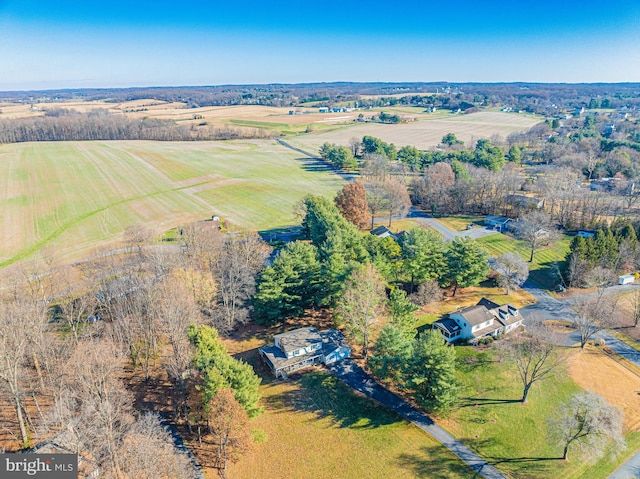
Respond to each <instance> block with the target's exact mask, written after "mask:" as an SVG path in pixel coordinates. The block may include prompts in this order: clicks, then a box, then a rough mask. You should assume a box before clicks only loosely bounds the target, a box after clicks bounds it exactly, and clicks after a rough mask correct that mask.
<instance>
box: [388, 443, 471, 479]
mask: <svg viewBox="0 0 640 479" xmlns="http://www.w3.org/2000/svg"><path fill="white" fill-rule="evenodd" d="M420 450H421V452H420V453H415V454H409V453H404V454H400V456H398V459H397V467H398V468H402V469H406V470H410V471H411V472H412V473H413V475H414V476H415V477H428V478H437V477H442V478H449V477H450V478H454V477H455V478H467V477H469V478H480V477H482V475H481V474H480V472H479V471H474V470H473V469H472V468H471V467H470V466H468V465H466V464H465V463H463V462H462V461H461V460H460V459H458V458H457V457H455V456H453V454H447V455H445V454H443V448H442V446H425V447H422V448H420Z"/></svg>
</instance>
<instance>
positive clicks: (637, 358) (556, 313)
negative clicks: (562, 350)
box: [520, 281, 640, 367]
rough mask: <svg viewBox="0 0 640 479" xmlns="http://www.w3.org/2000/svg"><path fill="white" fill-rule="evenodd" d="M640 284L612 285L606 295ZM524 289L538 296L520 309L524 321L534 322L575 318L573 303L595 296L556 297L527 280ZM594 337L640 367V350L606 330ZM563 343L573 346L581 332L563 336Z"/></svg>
mask: <svg viewBox="0 0 640 479" xmlns="http://www.w3.org/2000/svg"><path fill="white" fill-rule="evenodd" d="M638 287H640V285H633V284H627V285H620V286H611V287H609V288H607V289H606V290H605V295H607V296H609V295H613V294H621V293H624V292H628V291H633V290H634V289H637V288H638ZM522 289H524V290H525V291H526V292H527V293H529V294H530V295H532V296H533V297H535V298H536V300H537V302H536V303H535V304H532V305H530V306H525V307H524V308H520V311H521V313H522V315H523V317H524V318H525V320H524V323H525V325H527V324H532V323H533V322H536V321H540V320H547V319H560V320H573V319H575V318H576V317H577V316H578V313H576V312H575V311H574V310H573V308H572V305H573V304H575V302H576V301H577V300H578V299H582V298H588V297H591V296H593V293H587V294H583V295H578V296H574V297H572V298H570V299H562V300H560V299H556V298H554V297H553V296H551V295H550V294H549V293H547V292H546V291H544V290H542V289H541V288H539V287H538V286H536V285H535V284H533V283H532V282H531V281H527V282H526V283H525V284H524V285H523V287H522ZM593 339H604V340H605V343H606V345H607V347H608V348H610V349H611V350H612V351H613V352H615V353H616V354H619V355H620V356H622V357H623V358H625V359H627V360H629V361H631V362H632V363H634V364H635V365H637V366H638V367H640V352H639V351H636V350H635V349H633V348H632V347H631V346H628V345H627V344H625V343H624V342H622V341H620V340H619V339H618V338H616V337H615V336H613V335H611V334H609V333H607V332H606V331H600V332H598V333H596V334H595V335H594V337H593ZM561 340H562V342H561V345H562V346H567V347H571V346H573V345H575V344H576V343H579V342H580V333H578V332H577V331H573V332H571V333H567V334H564V335H562V336H561Z"/></svg>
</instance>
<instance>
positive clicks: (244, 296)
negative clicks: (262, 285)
mask: <svg viewBox="0 0 640 479" xmlns="http://www.w3.org/2000/svg"><path fill="white" fill-rule="evenodd" d="M269 252H270V248H269V246H268V245H267V244H266V243H265V242H264V241H262V239H261V238H260V237H259V236H258V235H255V234H254V235H247V236H245V237H244V238H241V239H233V240H230V241H228V242H227V243H226V244H225V246H224V248H223V249H222V251H221V253H220V255H219V257H218V258H216V265H215V276H216V278H217V279H218V307H217V308H216V310H215V313H214V318H215V321H216V327H217V329H218V330H220V331H230V330H232V329H233V328H235V327H236V325H237V324H242V323H244V322H246V321H247V319H248V317H249V306H248V301H249V299H250V298H251V296H252V295H253V292H254V291H255V285H256V275H257V274H258V272H259V271H260V270H261V269H262V268H263V267H264V262H265V260H266V258H267V257H268V256H269Z"/></svg>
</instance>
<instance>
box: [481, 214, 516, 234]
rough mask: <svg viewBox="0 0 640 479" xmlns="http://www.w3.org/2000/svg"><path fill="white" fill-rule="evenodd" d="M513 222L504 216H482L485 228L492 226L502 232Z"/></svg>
mask: <svg viewBox="0 0 640 479" xmlns="http://www.w3.org/2000/svg"><path fill="white" fill-rule="evenodd" d="M511 222H513V220H512V219H511V218H507V217H506V216H496V215H487V216H486V217H485V218H484V224H485V225H486V226H487V228H493V229H495V230H496V231H499V232H500V233H504V232H505V231H507V230H508V229H509V223H511Z"/></svg>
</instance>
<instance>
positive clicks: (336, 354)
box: [258, 327, 351, 378]
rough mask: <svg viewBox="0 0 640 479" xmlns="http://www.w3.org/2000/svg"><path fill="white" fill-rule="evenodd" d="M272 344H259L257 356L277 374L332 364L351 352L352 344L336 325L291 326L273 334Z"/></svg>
mask: <svg viewBox="0 0 640 479" xmlns="http://www.w3.org/2000/svg"><path fill="white" fill-rule="evenodd" d="M273 339H274V342H275V344H274V345H273V346H264V347H262V348H260V349H259V350H258V351H260V356H262V359H263V360H264V362H265V363H266V365H267V366H269V369H271V372H272V373H273V375H274V376H275V377H276V378H286V377H287V374H289V373H292V372H293V371H297V370H299V369H302V368H305V367H307V366H312V365H314V364H333V363H335V362H337V361H340V360H342V359H344V358H348V357H349V356H350V355H351V347H349V345H348V344H347V342H346V340H345V339H344V336H343V335H342V333H341V332H340V331H338V330H337V329H328V330H326V331H320V332H318V330H317V329H316V328H310V327H309V328H300V329H294V330H293V331H289V332H287V333H282V334H278V335H276V336H274V338H273Z"/></svg>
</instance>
